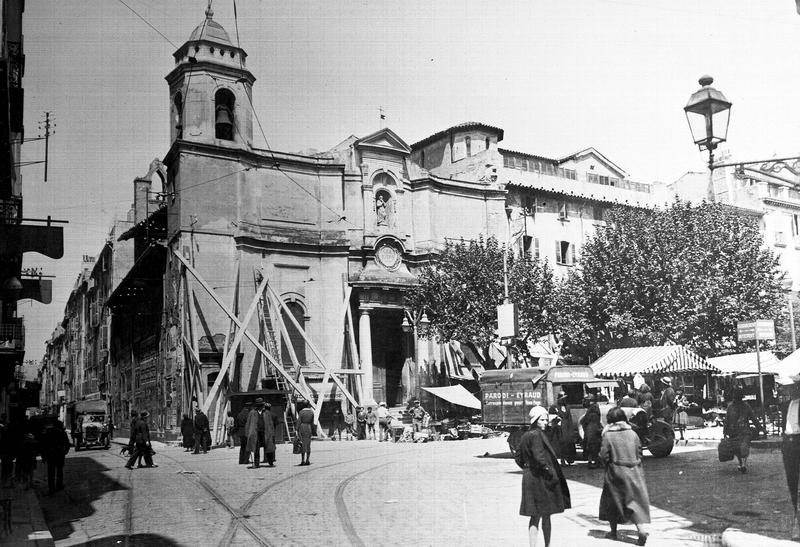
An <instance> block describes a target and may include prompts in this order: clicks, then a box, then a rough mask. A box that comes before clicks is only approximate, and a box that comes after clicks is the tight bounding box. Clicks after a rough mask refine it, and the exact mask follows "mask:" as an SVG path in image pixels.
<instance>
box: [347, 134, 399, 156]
mask: <svg viewBox="0 0 800 547" xmlns="http://www.w3.org/2000/svg"><path fill="white" fill-rule="evenodd" d="M355 146H356V148H360V149H369V148H371V149H374V150H381V151H383V152H395V153H397V154H401V155H404V156H405V155H408V154H410V153H411V148H410V147H409V146H408V144H406V142H405V141H404V140H403V139H401V138H400V137H399V136H398V135H397V133H395V132H394V131H392V130H391V129H389V128H385V129H381V130H379V131H376V132H375V133H372V134H371V135H367V136H366V137H364V138H362V139H359V140H358V141H356V143H355Z"/></svg>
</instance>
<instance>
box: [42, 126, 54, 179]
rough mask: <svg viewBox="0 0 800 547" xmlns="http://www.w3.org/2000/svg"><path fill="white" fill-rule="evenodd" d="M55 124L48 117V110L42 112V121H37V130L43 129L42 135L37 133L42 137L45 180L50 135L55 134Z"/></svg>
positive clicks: (45, 176) (45, 177)
mask: <svg viewBox="0 0 800 547" xmlns="http://www.w3.org/2000/svg"><path fill="white" fill-rule="evenodd" d="M55 127H56V124H55V122H53V121H52V120H51V119H50V112H49V111H47V112H45V113H44V121H41V122H39V130H40V131H44V135H42V134H41V133H40V134H39V138H43V139H44V181H45V182H47V159H48V157H49V147H50V135H55Z"/></svg>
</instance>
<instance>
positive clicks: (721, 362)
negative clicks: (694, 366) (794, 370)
mask: <svg viewBox="0 0 800 547" xmlns="http://www.w3.org/2000/svg"><path fill="white" fill-rule="evenodd" d="M758 357H759V358H760V360H761V373H762V374H778V366H779V364H780V361H778V358H777V357H775V354H774V353H772V352H771V351H761V352H759V355H758ZM708 364H709V365H711V366H713V367H716V368H718V369H719V372H720V374H724V375H730V374H757V373H758V359H757V357H756V353H755V352H752V353H734V354H733V355H723V356H722V357H709V359H708Z"/></svg>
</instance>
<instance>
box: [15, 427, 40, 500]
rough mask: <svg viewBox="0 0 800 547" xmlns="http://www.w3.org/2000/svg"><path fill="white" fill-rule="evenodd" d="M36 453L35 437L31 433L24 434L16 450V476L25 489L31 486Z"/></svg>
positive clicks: (37, 449)
mask: <svg viewBox="0 0 800 547" xmlns="http://www.w3.org/2000/svg"><path fill="white" fill-rule="evenodd" d="M38 451H39V447H38V445H37V442H36V437H35V436H34V435H33V433H25V435H24V436H23V437H22V443H21V444H20V446H19V447H18V450H17V463H16V474H17V480H19V482H20V483H21V484H22V485H24V487H25V488H26V489H28V488H30V487H32V486H33V473H34V471H36V454H37V453H38Z"/></svg>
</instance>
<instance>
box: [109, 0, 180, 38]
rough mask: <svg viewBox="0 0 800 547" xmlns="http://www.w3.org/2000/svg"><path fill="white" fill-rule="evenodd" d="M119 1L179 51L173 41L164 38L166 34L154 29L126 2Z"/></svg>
mask: <svg viewBox="0 0 800 547" xmlns="http://www.w3.org/2000/svg"><path fill="white" fill-rule="evenodd" d="M117 1H118V2H119V3H120V4H122V5H123V6H125V7H126V8H128V9H129V10H131V12H133V14H134V15H135V16H136V17H138V18H139V19H141V20H142V21H144V24H145V25H147V26H148V27H150V28H151V29H153V30H154V31H156V32H157V33H158V35H159V36H161V37H162V38H163V39H164V40H166V41H167V42H169V43H170V45H172V47H174V48H175V49H178V46H176V45H175V44H173V43H172V40H170V39H169V38H167V37H166V36H164V34H163V33H162V32H161V31H160V30H158V29H157V28H156V27H154V26H153V25H151V24H150V22H149V21H148V20H147V19H145V18H144V17H142V16H141V15H139V14H138V13H137V12H136V10H135V9H133V8H132V7H130V6H129V5H128V4H126V3H125V2H123V0H117Z"/></svg>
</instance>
